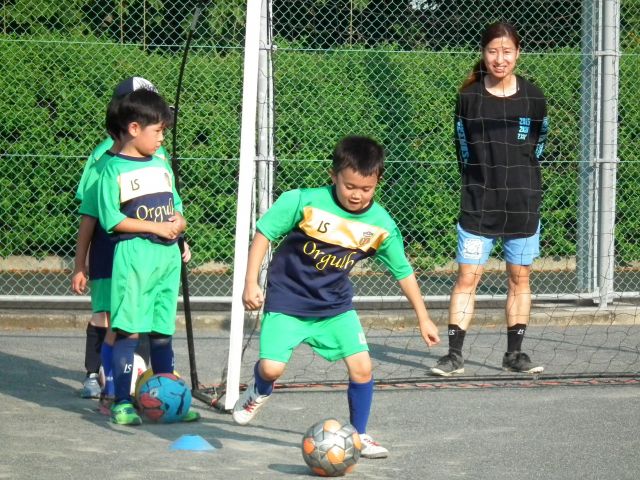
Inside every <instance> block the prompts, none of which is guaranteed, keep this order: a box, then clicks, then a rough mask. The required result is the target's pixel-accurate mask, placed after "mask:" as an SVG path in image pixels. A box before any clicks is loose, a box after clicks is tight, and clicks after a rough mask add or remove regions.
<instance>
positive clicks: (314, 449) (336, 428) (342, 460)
mask: <svg viewBox="0 0 640 480" xmlns="http://www.w3.org/2000/svg"><path fill="white" fill-rule="evenodd" d="M361 449H362V444H361V443H360V435H358V432H357V431H356V429H355V428H354V427H353V425H351V424H349V423H344V424H343V423H341V422H340V421H338V420H336V419H335V418H327V419H325V420H321V421H320V422H318V423H316V424H314V425H313V426H311V427H310V428H309V429H308V430H307V432H306V433H305V434H304V436H303V437H302V458H304V461H305V462H306V463H307V465H309V468H310V469H311V471H313V473H315V474H316V475H320V476H321V477H338V476H341V475H344V474H345V473H348V472H350V471H352V470H353V469H354V468H355V466H356V463H357V462H358V460H359V459H360V450H361Z"/></svg>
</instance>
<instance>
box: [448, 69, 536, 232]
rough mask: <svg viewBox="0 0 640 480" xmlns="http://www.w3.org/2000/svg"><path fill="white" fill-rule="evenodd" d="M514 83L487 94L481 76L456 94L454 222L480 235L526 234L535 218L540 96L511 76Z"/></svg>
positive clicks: (520, 79)
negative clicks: (458, 180)
mask: <svg viewBox="0 0 640 480" xmlns="http://www.w3.org/2000/svg"><path fill="white" fill-rule="evenodd" d="M517 85H518V88H517V91H516V93H514V94H513V95H511V96H509V97H496V96H495V95H492V94H491V93H489V92H488V91H487V90H486V88H485V87H484V82H483V81H482V80H480V81H477V82H474V83H473V84H471V85H469V86H467V87H466V88H464V89H463V90H462V91H460V93H459V94H458V101H457V106H456V114H455V139H456V149H457V154H458V165H459V167H460V172H461V176H462V189H461V190H462V191H461V201H460V216H459V219H458V221H459V223H460V225H461V226H462V228H463V229H464V230H466V231H468V232H472V233H476V234H479V235H483V236H486V237H498V236H513V237H516V238H517V237H529V236H531V235H533V234H535V232H536V231H537V229H538V224H539V222H540V204H541V202H542V179H541V172H540V163H539V160H540V157H541V155H542V152H543V150H544V144H545V141H546V137H547V128H548V120H547V110H546V100H545V98H544V94H543V93H542V91H541V90H540V89H539V88H538V87H536V86H535V85H533V84H532V83H531V82H529V81H527V80H525V79H524V78H522V77H517Z"/></svg>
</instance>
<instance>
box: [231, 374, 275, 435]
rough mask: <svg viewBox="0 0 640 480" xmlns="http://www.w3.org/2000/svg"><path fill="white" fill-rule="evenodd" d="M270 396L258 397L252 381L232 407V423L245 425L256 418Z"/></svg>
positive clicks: (254, 383)
mask: <svg viewBox="0 0 640 480" xmlns="http://www.w3.org/2000/svg"><path fill="white" fill-rule="evenodd" d="M270 396H271V395H260V394H259V393H258V389H257V386H256V382H255V381H252V382H251V383H250V384H249V386H248V387H247V389H246V390H245V391H244V392H242V395H241V396H240V398H239V399H238V401H237V402H236V404H235V406H234V407H233V421H234V422H236V423H237V424H238V425H246V424H247V423H249V422H250V421H251V420H252V419H253V417H255V416H256V414H257V413H258V410H260V407H262V406H263V405H264V404H265V403H267V400H269V397H270Z"/></svg>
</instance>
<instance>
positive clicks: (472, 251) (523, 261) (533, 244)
mask: <svg viewBox="0 0 640 480" xmlns="http://www.w3.org/2000/svg"><path fill="white" fill-rule="evenodd" d="M457 230H458V251H457V253H456V261H457V262H458V263H465V264H469V265H484V264H485V263H487V260H488V259H489V255H490V254H491V251H492V250H493V247H494V246H495V244H496V241H497V240H498V239H499V238H502V248H503V250H504V259H505V261H506V262H507V263H510V264H512V265H531V264H532V263H533V260H534V259H535V258H537V257H538V256H539V255H540V225H538V231H537V232H536V233H535V234H533V235H532V236H530V237H525V238H513V237H509V236H505V237H495V238H494V237H483V236H481V235H476V234H474V233H469V232H467V231H465V230H464V229H463V228H462V227H461V226H460V224H458V226H457Z"/></svg>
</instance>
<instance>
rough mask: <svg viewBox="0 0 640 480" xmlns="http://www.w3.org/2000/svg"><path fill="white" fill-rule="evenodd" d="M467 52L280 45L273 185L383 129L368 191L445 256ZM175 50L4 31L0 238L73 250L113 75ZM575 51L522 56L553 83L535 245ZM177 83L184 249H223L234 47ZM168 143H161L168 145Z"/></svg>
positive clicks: (630, 150) (416, 241)
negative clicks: (378, 176)
mask: <svg viewBox="0 0 640 480" xmlns="http://www.w3.org/2000/svg"><path fill="white" fill-rule="evenodd" d="M474 59H475V56H474V55H469V54H461V53H455V52H438V53H429V52H421V53H417V52H413V53H407V52H394V51H392V49H390V50H387V51H383V50H363V51H354V50H334V51H331V52H300V51H294V50H287V49H286V48H284V47H281V49H280V50H279V52H278V54H277V55H276V59H275V75H276V82H275V85H276V133H277V140H276V153H277V158H278V164H277V178H276V185H277V190H278V192H280V191H283V190H286V189H289V188H293V187H298V186H314V185H318V184H324V183H326V182H327V181H328V176H327V173H326V171H327V169H328V167H329V162H328V158H329V155H330V152H331V149H332V148H333V145H334V144H335V142H336V141H337V140H338V139H339V138H340V137H341V136H343V135H345V134H349V133H361V134H368V135H372V136H374V137H376V138H378V139H379V140H381V141H382V142H383V143H384V145H385V147H386V148H387V151H388V164H387V173H386V174H385V180H384V184H383V186H382V188H381V190H380V193H379V199H380V201H381V202H383V204H384V205H385V206H387V207H388V208H389V210H390V211H391V212H392V213H393V214H394V216H395V217H396V218H397V219H398V223H399V224H400V227H401V229H402V231H403V233H404V234H405V236H406V239H407V244H408V247H409V252H410V254H411V256H412V258H413V260H414V262H415V263H416V265H417V266H419V267H422V268H430V267H431V266H433V265H434V264H440V263H442V262H444V261H446V260H448V259H450V258H451V257H452V253H453V247H452V246H453V245H454V244H455V229H454V223H455V218H456V215H457V209H458V190H459V186H458V181H459V178H458V173H457V167H456V163H455V156H454V148H453V141H452V109H453V99H454V96H455V91H456V88H457V86H458V85H459V83H460V81H461V79H462V78H463V77H464V76H465V74H466V72H467V69H468V68H469V67H470V66H471V65H472V63H473V61H474ZM179 60H180V58H179V55H174V54H166V53H164V54H163V53H158V52H156V53H153V52H151V53H150V52H142V51H141V50H140V49H139V48H136V47H132V46H121V45H120V46H116V45H109V44H107V45H104V44H102V45H100V44H91V43H79V44H68V43H47V44H37V45H34V44H29V43H18V42H15V43H11V42H2V43H0V62H1V64H2V65H3V66H4V72H3V75H2V77H0V108H2V111H3V121H2V122H0V152H2V162H3V165H2V169H1V172H2V173H0V186H1V187H2V191H3V192H4V195H3V197H2V200H0V205H2V215H1V217H0V235H2V238H3V241H2V244H1V247H0V254H1V255H3V256H6V255H11V254H28V255H47V254H57V255H71V254H72V252H73V245H74V239H75V235H76V229H77V217H76V215H75V213H74V212H75V208H76V205H75V203H74V201H73V193H74V190H75V187H76V185H77V181H78V179H79V174H80V172H81V168H82V165H83V162H84V159H85V158H86V155H87V154H88V153H89V152H90V150H91V149H92V148H93V146H94V145H95V144H96V143H97V142H98V141H99V140H100V139H101V138H102V137H103V136H104V134H103V128H102V122H103V115H104V108H105V106H106V103H107V101H108V97H109V95H110V92H111V89H112V87H113V85H115V83H117V81H118V80H119V79H121V78H122V77H124V76H127V75H130V74H131V72H135V73H136V74H140V75H143V76H146V77H147V78H150V79H153V80H154V81H155V82H156V83H157V85H158V87H159V89H160V91H161V92H164V93H166V92H168V94H167V97H168V98H172V97H173V92H174V91H175V80H176V77H177V67H178V64H179ZM579 61H580V60H579V55H577V54H576V53H575V52H572V51H559V52H556V53H555V54H552V53H547V54H545V55H524V56H523V57H522V61H521V66H520V72H521V73H522V74H523V75H525V76H527V77H529V78H532V79H534V81H535V82H536V83H537V84H538V85H540V86H541V87H542V88H543V90H544V91H545V93H546V95H547V97H548V98H549V115H550V118H551V133H550V137H549V143H548V147H547V153H546V156H545V169H544V183H545V191H546V193H545V199H544V215H543V222H544V227H545V231H546V233H547V234H546V235H545V236H544V246H543V248H544V253H545V255H548V256H562V257H564V256H569V255H574V254H575V237H576V201H577V200H576V192H577V184H578V177H577V166H578V163H577V162H578V160H579V105H580V85H579V81H580V76H579V73H578V72H579ZM638 63H639V62H638V61H637V57H633V56H629V57H624V56H623V57H622V59H621V95H620V101H621V108H620V112H621V123H620V131H619V138H620V151H619V157H620V159H621V161H622V162H623V164H622V165H621V168H620V172H619V190H618V208H619V214H618V219H617V221H618V223H617V227H616V232H617V237H616V240H617V251H618V253H619V256H620V257H619V258H620V260H621V261H622V262H629V261H632V260H637V259H639V258H640V251H639V250H638V249H639V248H640V246H639V245H637V244H636V242H637V240H636V238H637V232H638V225H637V223H638V220H637V217H638V216H637V215H636V214H635V212H636V210H637V208H638V207H640V204H638V200H637V194H636V188H637V187H636V186H635V185H636V179H637V178H638V173H640V166H639V163H638V152H639V151H640V134H639V133H638V129H639V125H640V107H638V104H637V101H636V99H637V94H636V92H635V89H634V87H633V84H634V82H635V81H636V80H637V78H640V72H639V71H638V70H639V67H638ZM187 68H188V70H187V76H186V78H185V89H184V92H183V96H182V99H181V102H182V108H181V113H180V141H179V147H180V148H179V150H180V153H181V156H182V157H183V162H182V169H183V173H182V176H183V185H184V189H183V196H184V200H185V204H186V205H187V213H186V216H187V219H188V220H189V222H190V230H189V237H190V239H191V241H192V243H194V245H195V246H196V248H195V249H194V252H195V264H201V263H203V262H206V261H218V262H228V261H229V260H230V259H231V258H232V257H233V234H234V224H235V195H236V189H237V178H236V176H237V157H238V152H239V133H240V132H239V125H240V121H239V112H240V109H241V91H242V85H241V79H242V57H241V52H240V51H231V52H226V53H225V54H224V55H222V54H219V53H216V52H213V51H210V52H202V51H200V52H194V53H193V54H192V56H191V57H190V60H189V64H188V67H187ZM168 148H169V149H171V146H170V145H168Z"/></svg>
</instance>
